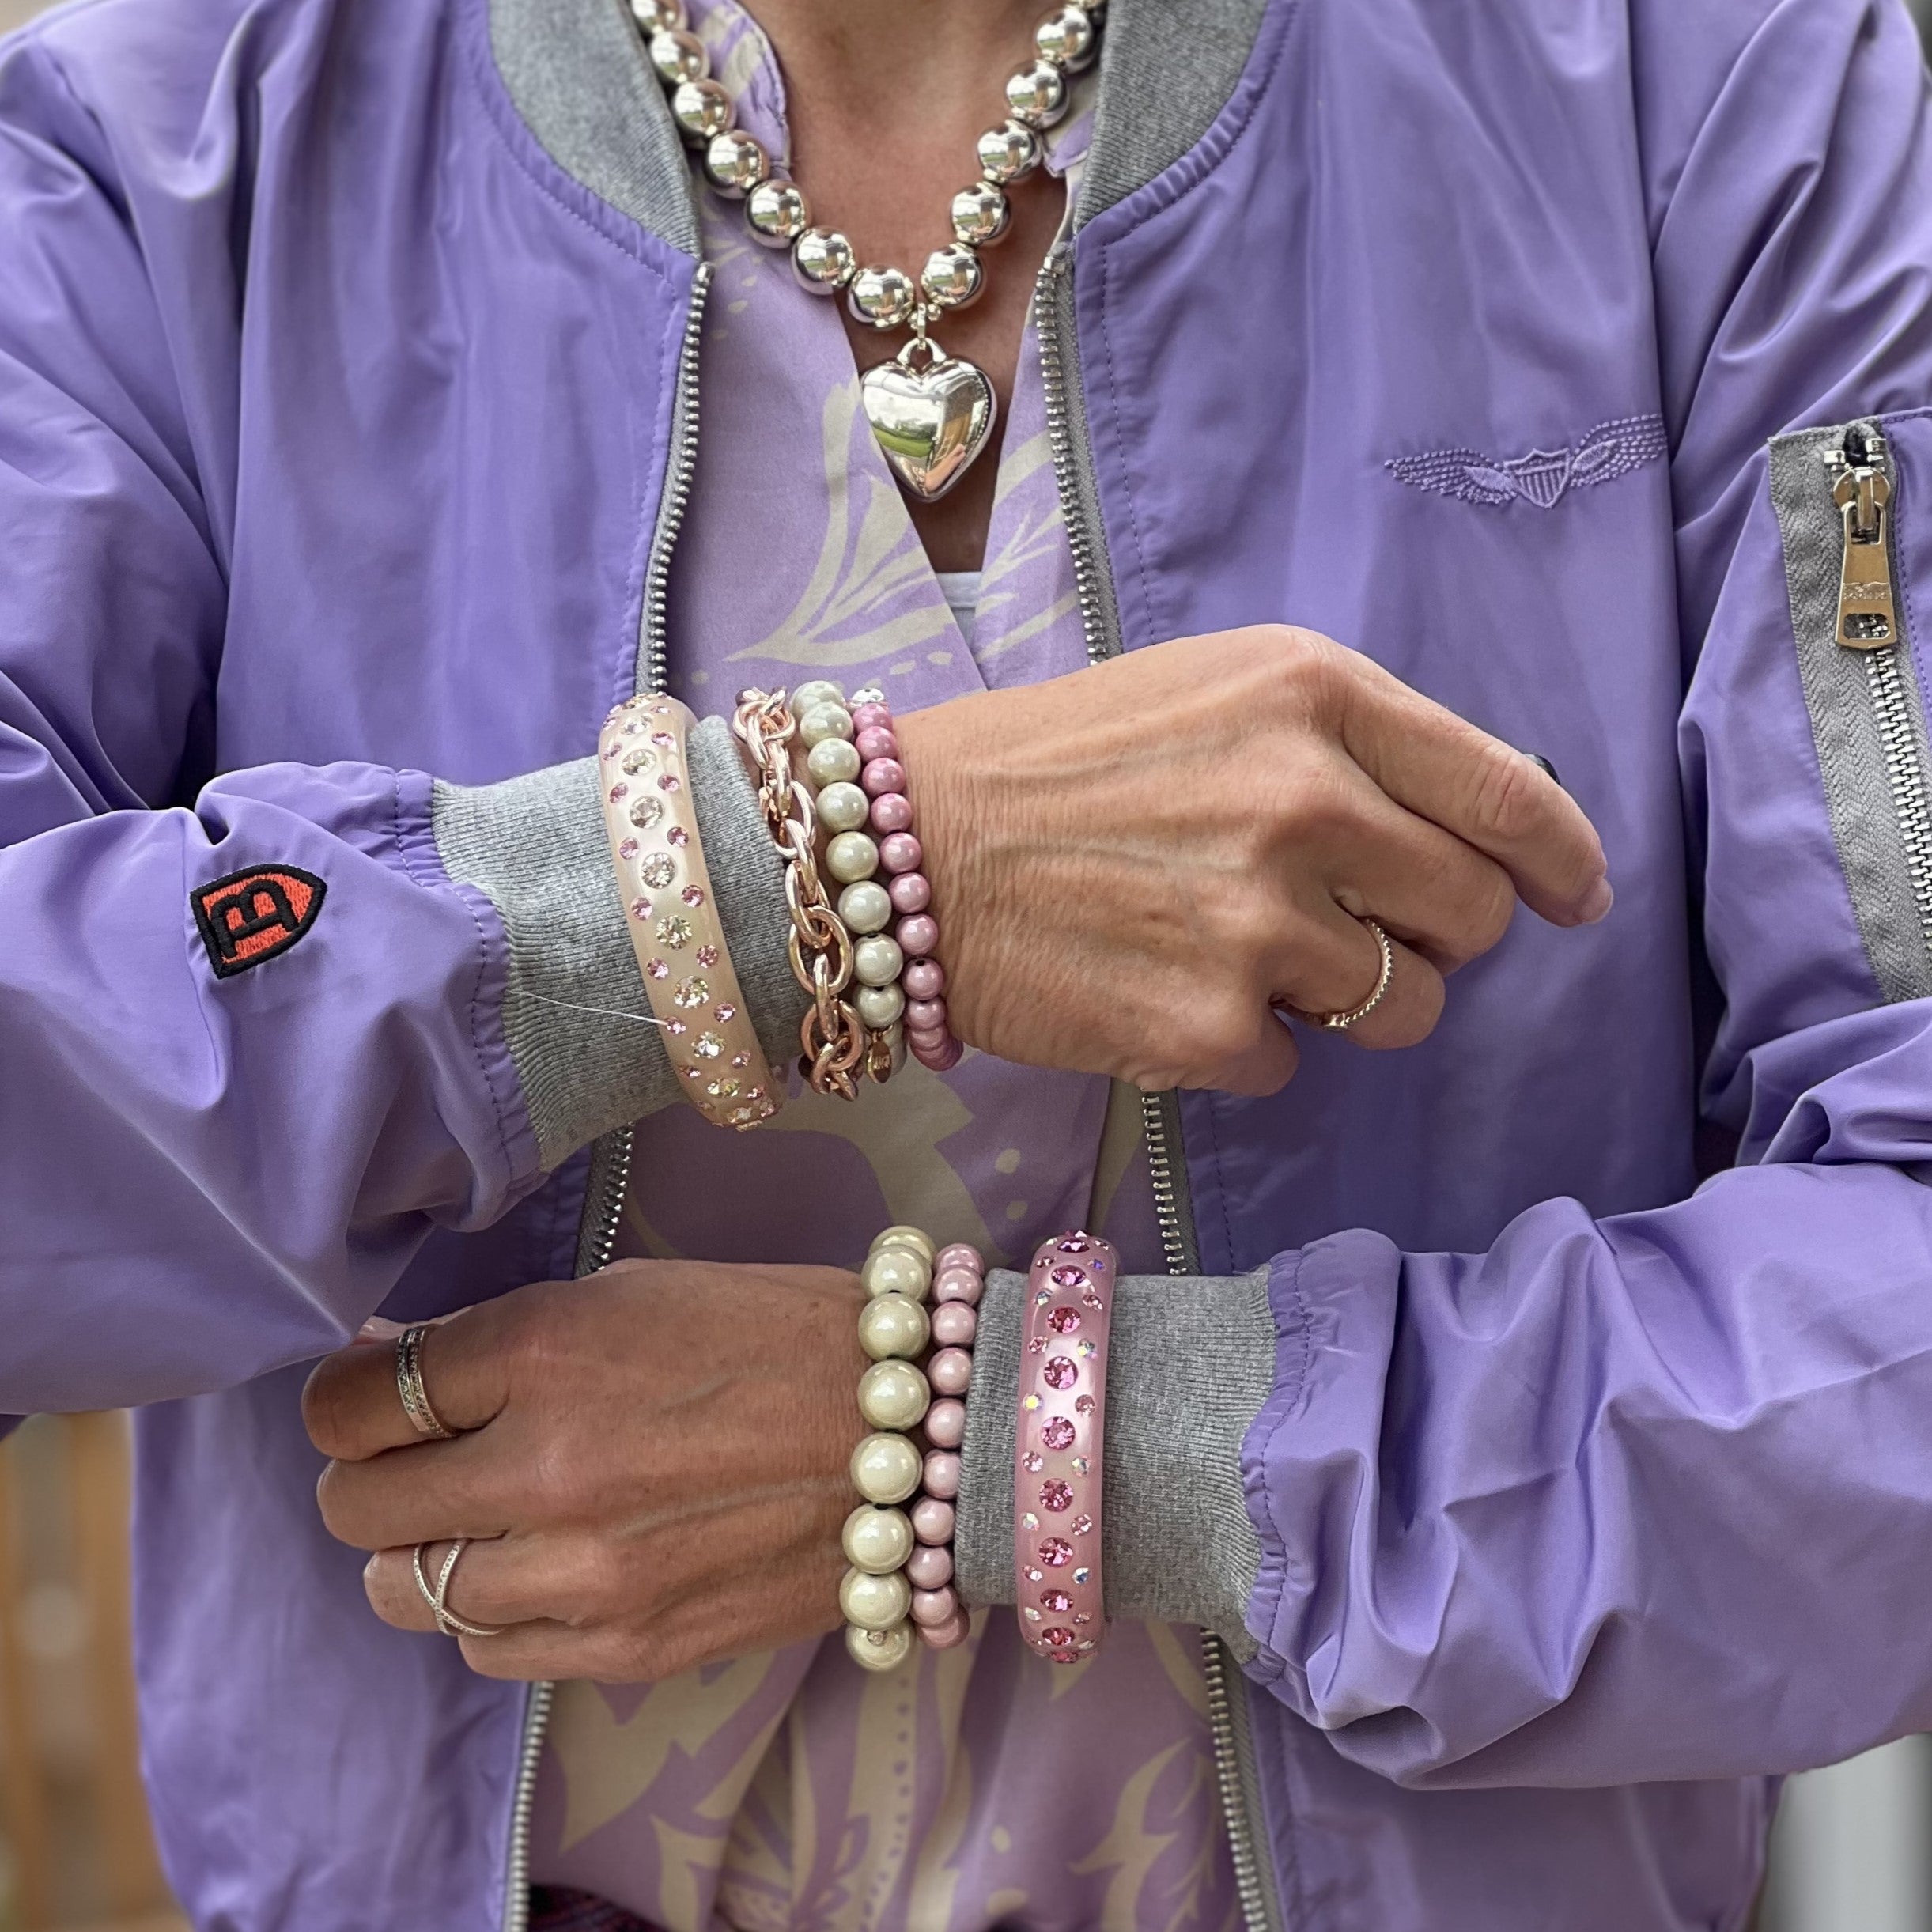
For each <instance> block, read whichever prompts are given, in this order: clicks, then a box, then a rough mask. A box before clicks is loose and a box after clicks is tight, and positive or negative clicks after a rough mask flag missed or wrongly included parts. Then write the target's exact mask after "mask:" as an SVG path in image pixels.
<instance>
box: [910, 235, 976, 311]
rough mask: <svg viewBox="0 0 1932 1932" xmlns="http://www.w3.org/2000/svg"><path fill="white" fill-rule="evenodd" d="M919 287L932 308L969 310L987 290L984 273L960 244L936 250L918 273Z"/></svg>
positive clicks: (972, 253) (974, 258)
mask: <svg viewBox="0 0 1932 1932" xmlns="http://www.w3.org/2000/svg"><path fill="white" fill-rule="evenodd" d="M919 285H920V287H921V289H922V290H924V294H925V298H926V301H927V303H928V304H929V305H930V306H931V307H932V308H971V306H972V305H973V304H974V303H975V302H977V301H978V300H979V298H980V297H981V294H982V293H985V287H986V270H985V266H984V265H983V264H982V263H981V260H980V259H979V255H978V254H977V251H974V250H973V249H971V248H968V247H967V246H966V244H965V243H964V242H962V241H955V242H953V243H951V244H949V245H948V246H947V247H946V248H935V249H934V250H933V251H932V253H931V254H930V255H928V256H927V257H926V265H925V267H924V268H922V269H921V270H920V271H919Z"/></svg>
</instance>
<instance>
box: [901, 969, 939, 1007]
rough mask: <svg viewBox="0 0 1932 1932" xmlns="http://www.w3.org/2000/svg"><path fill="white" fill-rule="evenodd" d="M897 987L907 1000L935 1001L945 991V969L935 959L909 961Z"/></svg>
mask: <svg viewBox="0 0 1932 1932" xmlns="http://www.w3.org/2000/svg"><path fill="white" fill-rule="evenodd" d="M899 985H900V987H901V989H902V990H903V991H904V992H905V994H906V998H907V999H909V1000H936V999H937V998H938V997H939V996H940V994H941V993H943V992H944V991H945V990H946V969H945V968H944V967H943V966H941V965H940V962H938V960H936V959H909V960H907V962H906V970H905V971H904V972H902V974H900V975H899Z"/></svg>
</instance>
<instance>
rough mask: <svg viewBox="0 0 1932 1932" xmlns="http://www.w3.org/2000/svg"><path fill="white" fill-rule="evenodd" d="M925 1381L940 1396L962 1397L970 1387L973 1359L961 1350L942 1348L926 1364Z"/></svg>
mask: <svg viewBox="0 0 1932 1932" xmlns="http://www.w3.org/2000/svg"><path fill="white" fill-rule="evenodd" d="M926 1380H927V1381H928V1382H931V1383H932V1386H933V1387H934V1388H935V1389H937V1390H938V1391H939V1393H940V1394H941V1395H964V1394H965V1393H966V1390H967V1389H969V1388H970V1386H972V1382H973V1358H972V1357H971V1356H970V1355H968V1354H967V1353H966V1351H965V1350H964V1349H963V1348H942V1349H940V1352H939V1353H938V1354H937V1355H934V1356H933V1358H932V1360H931V1361H929V1362H928V1363H927V1364H926Z"/></svg>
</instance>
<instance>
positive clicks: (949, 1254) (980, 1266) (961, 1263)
mask: <svg viewBox="0 0 1932 1932" xmlns="http://www.w3.org/2000/svg"><path fill="white" fill-rule="evenodd" d="M932 1265H933V1266H934V1267H935V1268H968V1269H970V1270H971V1272H973V1273H974V1274H976V1275H977V1274H980V1273H981V1272H984V1270H985V1262H984V1261H981V1258H980V1252H979V1250H978V1249H977V1248H975V1247H974V1246H971V1245H970V1243H968V1242H963V1241H950V1242H947V1244H946V1246H944V1247H943V1248H942V1249H940V1251H939V1253H937V1254H936V1255H935V1256H934V1257H932Z"/></svg>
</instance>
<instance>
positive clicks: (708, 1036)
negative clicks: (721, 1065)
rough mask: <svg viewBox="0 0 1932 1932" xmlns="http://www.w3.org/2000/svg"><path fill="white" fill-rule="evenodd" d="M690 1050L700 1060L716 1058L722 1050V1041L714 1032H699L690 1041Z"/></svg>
mask: <svg viewBox="0 0 1932 1932" xmlns="http://www.w3.org/2000/svg"><path fill="white" fill-rule="evenodd" d="M691 1051H692V1052H693V1053H695V1054H697V1055H698V1057H699V1058H700V1059H701V1060H716V1058H717V1057H718V1056H719V1054H720V1053H723V1052H724V1042H723V1041H722V1040H720V1038H718V1036H717V1035H716V1034H715V1033H701V1034H699V1035H698V1038H696V1039H695V1040H694V1041H693V1042H691Z"/></svg>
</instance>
